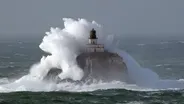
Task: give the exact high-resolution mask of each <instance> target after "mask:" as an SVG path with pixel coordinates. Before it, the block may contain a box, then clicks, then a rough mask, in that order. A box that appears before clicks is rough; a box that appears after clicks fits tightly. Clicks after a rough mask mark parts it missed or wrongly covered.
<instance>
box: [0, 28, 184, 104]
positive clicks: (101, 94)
mask: <svg viewBox="0 0 184 104" xmlns="http://www.w3.org/2000/svg"><path fill="white" fill-rule="evenodd" d="M74 27H75V26H74ZM56 30H57V29H56ZM51 31H53V30H51ZM57 31H58V30H57ZM70 31H71V30H70ZM81 31H82V30H81ZM53 33H54V34H57V33H55V32H53ZM59 33H60V32H59ZM61 34H63V33H61ZM71 34H72V33H71ZM54 36H55V35H53V37H54ZM42 38H43V37H42ZM42 38H40V37H39V38H34V39H30V38H15V39H0V47H1V50H0V104H43V103H44V104H184V90H183V88H184V76H183V74H184V70H183V68H184V54H183V53H184V49H183V47H184V38H182V37H178V38H177V37H174V38H173V37H154V38H153V37H149V36H146V37H123V36H119V37H118V38H115V40H117V41H118V44H116V47H117V48H118V49H120V50H123V52H126V53H127V55H125V53H124V54H123V53H121V52H120V54H122V55H123V56H122V57H123V58H124V59H125V60H126V64H127V65H128V68H129V69H128V70H129V73H130V74H131V77H132V78H133V79H134V80H135V82H136V83H126V82H119V81H112V82H103V81H94V82H93V83H92V84H90V85H88V84H85V83H84V84H83V85H78V84H75V83H72V82H65V83H59V84H58V83H54V82H47V81H42V80H41V79H39V78H40V77H41V75H44V74H43V73H44V72H45V71H46V70H45V69H47V68H48V67H49V68H50V66H54V65H55V63H53V64H50V63H49V64H48V63H44V62H50V61H51V62H57V61H58V59H60V57H63V56H62V55H61V54H59V53H57V52H58V50H57V49H58V48H61V49H62V51H61V53H62V54H65V50H64V49H65V48H64V45H67V47H68V44H69V43H68V42H69V41H67V42H66V43H67V44H64V43H62V42H61V41H60V40H59V41H57V39H61V38H60V37H58V35H56V37H54V39H56V40H54V41H48V40H47V39H49V40H50V39H51V37H49V36H48V37H45V38H44V39H43V41H42ZM67 39H68V40H70V39H71V38H68V37H67ZM72 39H73V38H72ZM70 41H71V40H70ZM54 42H56V43H57V44H54ZM72 42H73V41H72ZM109 42H110V41H109ZM109 42H108V43H109ZM50 43H52V44H50ZM40 44H42V45H40ZM53 44H54V45H53ZM58 44H64V45H63V46H60V45H59V46H58ZM106 44H107V43H106ZM39 45H40V47H39ZM50 45H51V47H49V48H48V47H45V46H50ZM55 46H57V47H55ZM107 46H108V45H107ZM69 47H72V45H69ZM40 48H41V49H40ZM50 50H52V51H51V53H52V52H53V54H55V55H56V56H57V57H59V58H57V57H54V60H52V58H51V59H50V60H49V59H48V58H50V56H49V57H48V58H47V57H44V58H42V56H43V55H44V56H47V55H49V54H48V53H46V52H48V51H50ZM67 50H68V49H67ZM70 51H75V50H73V48H71V49H70ZM59 52H60V51H59ZM67 52H68V51H67ZM65 58H66V57H65ZM65 58H63V59H62V60H64V59H65ZM48 60H49V61H48ZM56 60H57V61H56ZM60 61H61V60H60ZM135 62H137V63H138V64H137V63H135ZM33 65H34V67H33ZM44 65H46V66H47V65H48V66H47V67H45V66H44ZM136 65H137V66H136ZM43 66H44V67H43ZM135 66H136V67H135ZM62 67H63V66H62ZM63 68H64V67H63ZM68 71H70V70H69V69H68ZM70 75H71V73H70ZM75 75H76V73H75V74H74V75H72V76H75ZM75 78H78V77H75Z"/></svg>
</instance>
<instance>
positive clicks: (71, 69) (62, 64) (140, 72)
mask: <svg viewBox="0 0 184 104" xmlns="http://www.w3.org/2000/svg"><path fill="white" fill-rule="evenodd" d="M63 21H64V28H63V29H60V28H51V30H50V32H46V36H45V37H44V38H43V41H42V43H41V44H40V48H41V49H42V50H43V51H44V52H47V53H49V54H50V55H48V56H43V57H42V59H41V60H40V62H39V63H37V64H35V65H33V66H32V67H31V69H30V73H29V74H28V75H25V76H23V77H22V78H20V79H18V80H16V81H14V82H11V83H8V84H2V85H0V92H11V91H60V90H64V91H74V92H78V91H94V90H98V89H112V88H113V89H114V88H118V89H128V90H138V91H140V90H141V91H142V90H144V91H145V90H146V91H147V90H149V91H150V90H151V91H153V90H159V89H183V88H184V81H183V80H161V79H159V76H158V75H157V74H156V73H155V72H153V71H152V70H150V69H147V68H142V67H141V66H140V65H139V64H138V63H137V62H136V61H135V60H134V59H133V58H132V57H131V56H130V55H129V54H127V53H126V52H124V51H122V50H120V49H118V48H115V47H116V46H113V45H114V44H117V43H115V42H114V35H107V34H103V33H102V26H101V25H99V24H98V23H96V22H95V21H92V22H89V21H87V20H85V19H78V20H74V19H70V18H64V19H63ZM92 28H95V30H96V31H97V33H98V42H99V43H101V44H104V45H105V48H106V50H109V51H111V52H115V53H118V54H119V55H120V56H121V57H123V60H124V62H125V63H126V65H127V68H128V76H129V78H130V79H131V80H133V82H135V83H133V84H128V83H126V82H119V81H112V82H108V83H107V82H102V81H98V82H96V81H94V83H92V84H90V85H89V84H86V83H83V84H82V85H81V84H80V85H79V84H76V83H71V82H61V83H58V84H57V83H55V82H47V81H43V80H42V79H43V78H44V77H45V76H46V75H47V73H48V71H49V70H50V69H51V68H59V69H62V73H61V74H60V75H59V77H60V78H61V79H66V78H71V79H73V80H80V79H81V78H82V77H83V74H84V73H83V70H82V69H80V67H78V65H77V63H76V57H77V55H79V54H80V53H81V52H83V51H84V49H85V45H86V43H87V42H88V36H89V34H88V33H89V31H90V30H91V29H92ZM112 47H114V48H112ZM0 80H1V79H0Z"/></svg>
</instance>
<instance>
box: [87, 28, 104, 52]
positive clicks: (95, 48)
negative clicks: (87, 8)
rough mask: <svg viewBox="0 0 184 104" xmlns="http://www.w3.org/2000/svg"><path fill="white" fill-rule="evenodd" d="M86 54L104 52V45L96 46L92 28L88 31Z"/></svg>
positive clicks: (95, 37) (94, 33) (96, 39)
mask: <svg viewBox="0 0 184 104" xmlns="http://www.w3.org/2000/svg"><path fill="white" fill-rule="evenodd" d="M86 52H89V53H91V52H104V45H103V44H98V38H97V36H96V31H95V29H94V28H93V29H92V30H91V31H90V34H89V43H88V44H87V48H86Z"/></svg>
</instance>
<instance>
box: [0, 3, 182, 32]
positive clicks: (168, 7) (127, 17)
mask: <svg viewBox="0 0 184 104" xmlns="http://www.w3.org/2000/svg"><path fill="white" fill-rule="evenodd" d="M64 17H72V18H75V19H77V18H86V19H88V20H90V21H91V20H95V21H97V22H98V23H99V24H102V25H103V27H104V30H105V32H108V33H115V34H133V35H135V34H146V35H163V34H173V35H177V34H179V35H182V34H183V35H184V0H0V33H1V34H0V35H2V34H9V35H10V34H11V35H15V34H25V35H26V34H44V33H45V31H48V30H49V29H50V27H51V26H53V27H57V26H59V27H63V21H62V18H64Z"/></svg>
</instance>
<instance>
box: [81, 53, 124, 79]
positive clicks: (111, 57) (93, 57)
mask: <svg viewBox="0 0 184 104" xmlns="http://www.w3.org/2000/svg"><path fill="white" fill-rule="evenodd" d="M77 62H78V65H79V66H80V67H81V68H82V69H83V70H84V77H83V79H86V78H89V77H90V78H94V79H99V80H103V81H112V80H120V81H122V80H125V77H126V76H125V75H126V65H125V63H124V62H123V59H122V58H121V57H120V56H119V55H118V54H115V53H110V52H92V53H82V54H80V55H79V56H78V57H77Z"/></svg>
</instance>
